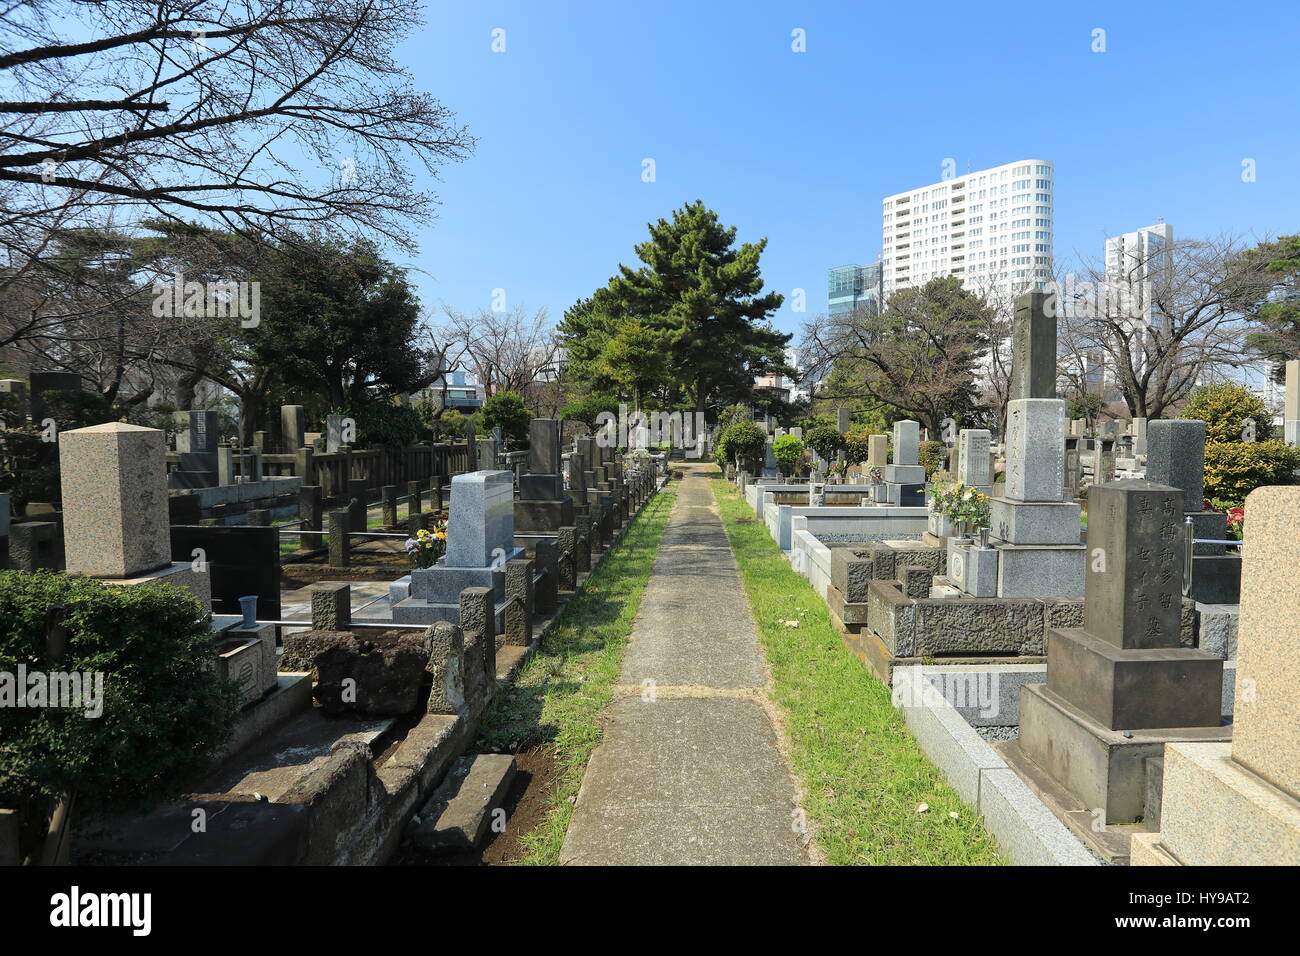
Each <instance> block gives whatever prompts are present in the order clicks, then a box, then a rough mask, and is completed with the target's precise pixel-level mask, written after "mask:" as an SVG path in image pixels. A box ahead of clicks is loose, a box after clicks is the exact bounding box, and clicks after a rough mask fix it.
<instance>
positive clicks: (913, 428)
mask: <svg viewBox="0 0 1300 956" xmlns="http://www.w3.org/2000/svg"><path fill="white" fill-rule="evenodd" d="M920 447H921V426H920V423H918V422H914V421H912V420H911V419H904V420H903V421H898V422H894V461H893V464H889V465H886V466H885V467H884V472H885V485H886V492H885V494H886V497H887V499H888V500H889V502H890V503H892V504H895V505H911V504H922V503H924V490H925V466H924V465H921V464H920V463H919V462H920V459H919V457H918V455H919V453H920ZM918 489H919V491H920V497H919V498H918Z"/></svg>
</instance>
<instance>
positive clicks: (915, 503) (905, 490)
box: [876, 481, 925, 508]
mask: <svg viewBox="0 0 1300 956" xmlns="http://www.w3.org/2000/svg"><path fill="white" fill-rule="evenodd" d="M882 487H883V488H884V489H885V491H884V494H885V498H884V500H885V501H886V502H888V503H889V504H893V505H896V506H898V507H900V508H921V507H924V506H925V483H924V482H907V483H900V482H892V481H887V482H885V483H884V484H883V486H882ZM876 500H877V501H880V500H881V499H880V498H879V497H877V498H876Z"/></svg>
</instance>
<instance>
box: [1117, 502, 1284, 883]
mask: <svg viewBox="0 0 1300 956" xmlns="http://www.w3.org/2000/svg"><path fill="white" fill-rule="evenodd" d="M1246 513H1247V514H1248V515H1250V523H1249V524H1248V525H1247V527H1246V548H1245V567H1244V568H1243V572H1242V587H1241V592H1242V593H1241V618H1240V622H1239V626H1238V632H1237V672H1236V692H1235V695H1234V703H1233V718H1232V719H1233V724H1232V741H1231V743H1227V742H1220V743H1184V742H1181V741H1179V742H1175V741H1171V742H1169V743H1168V744H1167V745H1166V747H1165V750H1164V774H1163V792H1162V794H1161V813H1160V832H1158V833H1149V834H1137V835H1135V836H1134V838H1133V844H1132V863H1133V864H1134V865H1138V866H1141V865H1158V866H1178V865H1183V866H1259V865H1273V866H1297V865H1300V738H1298V737H1297V735H1296V727H1297V725H1298V724H1300V694H1298V692H1297V688H1300V658H1297V656H1296V648H1295V634H1296V629H1297V624H1298V623H1300V591H1297V589H1296V588H1295V586H1294V583H1293V582H1292V581H1291V579H1290V578H1289V576H1288V575H1286V574H1280V573H1279V569H1283V568H1294V567H1296V566H1297V565H1298V564H1300V488H1298V487H1270V488H1257V489H1256V490H1255V491H1253V492H1251V493H1250V495H1249V496H1248V497H1247V498H1246Z"/></svg>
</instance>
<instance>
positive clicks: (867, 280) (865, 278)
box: [826, 262, 884, 315]
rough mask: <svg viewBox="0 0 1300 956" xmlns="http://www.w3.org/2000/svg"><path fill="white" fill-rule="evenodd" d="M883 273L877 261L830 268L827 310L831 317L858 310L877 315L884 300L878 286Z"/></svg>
mask: <svg viewBox="0 0 1300 956" xmlns="http://www.w3.org/2000/svg"><path fill="white" fill-rule="evenodd" d="M883 274H884V271H883V269H882V268H881V265H880V263H879V262H873V263H871V264H869V265H865V266H837V267H836V268H834V269H831V270H830V273H829V276H828V281H827V289H826V295H827V304H828V308H827V311H828V312H829V313H830V314H831V315H843V314H844V313H847V312H856V311H858V310H859V309H870V310H872V311H874V312H879V311H880V306H881V302H882V301H883V300H884V288H883V286H882V285H881V277H882V275H883Z"/></svg>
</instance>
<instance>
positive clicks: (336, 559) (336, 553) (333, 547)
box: [329, 509, 351, 568]
mask: <svg viewBox="0 0 1300 956" xmlns="http://www.w3.org/2000/svg"><path fill="white" fill-rule="evenodd" d="M329 536H330V538H329V551H330V556H329V562H330V567H332V568H346V567H347V566H348V565H349V564H350V563H351V548H350V547H349V544H348V512H347V510H346V509H342V510H339V511H331V512H330V514H329Z"/></svg>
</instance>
